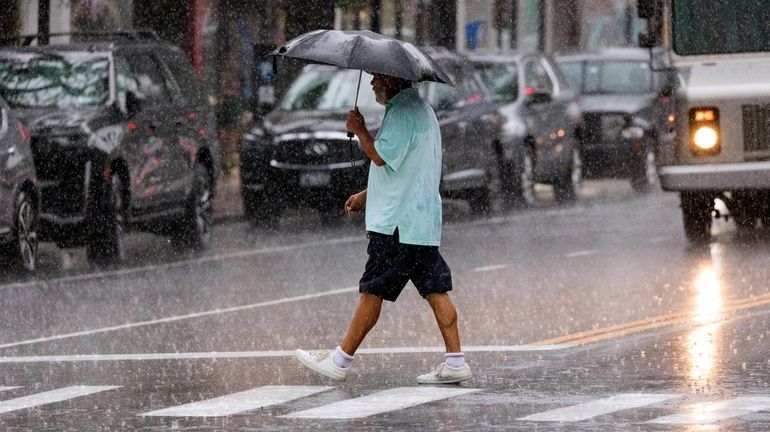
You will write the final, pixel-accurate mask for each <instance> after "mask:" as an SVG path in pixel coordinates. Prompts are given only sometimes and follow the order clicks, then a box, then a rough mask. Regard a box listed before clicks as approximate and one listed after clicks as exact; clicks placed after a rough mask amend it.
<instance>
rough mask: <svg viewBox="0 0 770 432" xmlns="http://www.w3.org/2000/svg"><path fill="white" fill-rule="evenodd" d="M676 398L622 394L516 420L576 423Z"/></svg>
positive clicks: (643, 394) (670, 395)
mask: <svg viewBox="0 0 770 432" xmlns="http://www.w3.org/2000/svg"><path fill="white" fill-rule="evenodd" d="M676 397H678V396H677V395H672V394H659V393H653V394H649V393H624V394H619V395H614V396H610V397H608V398H605V399H599V400H595V401H591V402H586V403H582V404H579V405H573V406H569V407H564V408H558V409H555V410H550V411H544V412H541V413H537V414H532V415H528V416H526V417H521V418H519V419H517V420H523V421H537V422H577V421H581V420H587V419H589V418H591V417H596V416H600V415H605V414H610V413H613V412H616V411H621V410H627V409H631V408H639V407H643V406H646V405H652V404H655V403H659V402H663V401H666V400H669V399H673V398H676Z"/></svg>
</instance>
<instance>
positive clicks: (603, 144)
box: [557, 48, 671, 192]
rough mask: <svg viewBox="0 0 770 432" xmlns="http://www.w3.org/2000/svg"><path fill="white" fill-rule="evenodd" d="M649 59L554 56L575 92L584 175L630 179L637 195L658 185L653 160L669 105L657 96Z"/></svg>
mask: <svg viewBox="0 0 770 432" xmlns="http://www.w3.org/2000/svg"><path fill="white" fill-rule="evenodd" d="M649 59H650V56H649V53H648V52H647V51H646V50H644V49H640V48H611V49H604V50H600V51H596V52H590V53H575V54H570V55H561V56H558V57H557V61H558V63H559V66H560V67H561V70H562V71H564V73H565V74H566V75H567V78H568V79H569V81H570V84H571V85H572V87H573V88H575V89H576V90H577V91H579V93H580V99H579V101H580V102H579V106H580V110H581V112H582V116H583V126H582V127H581V128H580V129H579V134H578V137H579V139H580V143H581V148H582V149H583V155H584V161H585V167H586V172H587V174H588V175H591V176H613V177H615V176H622V177H629V178H630V180H631V186H632V187H633V188H634V190H636V191H638V192H645V191H648V190H650V189H651V188H654V187H656V185H657V184H658V174H657V167H656V164H655V155H656V149H657V147H658V137H659V136H660V135H661V134H665V133H666V132H665V129H666V128H667V126H668V125H667V123H668V120H667V117H668V114H669V111H670V105H671V102H670V97H668V96H666V97H661V96H660V90H661V88H662V85H663V83H664V82H665V78H664V77H663V76H662V74H663V72H660V73H654V72H653V71H652V70H651V69H650V65H649Z"/></svg>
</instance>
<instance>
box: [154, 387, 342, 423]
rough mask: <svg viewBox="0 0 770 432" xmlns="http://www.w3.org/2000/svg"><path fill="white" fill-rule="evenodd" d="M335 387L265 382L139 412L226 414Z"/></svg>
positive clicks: (170, 415)
mask: <svg viewBox="0 0 770 432" xmlns="http://www.w3.org/2000/svg"><path fill="white" fill-rule="evenodd" d="M333 388H334V387H324V386H264V387H259V388H255V389H251V390H246V391H243V392H239V393H233V394H229V395H226V396H221V397H217V398H213V399H208V400H204V401H200V402H193V403H189V404H185V405H179V406H175V407H171V408H164V409H160V410H157V411H150V412H146V413H143V414H139V415H140V416H148V417H226V416H229V415H233V414H238V413H242V412H247V411H253V410H256V409H259V408H265V407H269V406H273V405H279V404H283V403H286V402H290V401H293V400H295V399H301V398H304V397H307V396H311V395H314V394H316V393H321V392H325V391H327V390H331V389H333Z"/></svg>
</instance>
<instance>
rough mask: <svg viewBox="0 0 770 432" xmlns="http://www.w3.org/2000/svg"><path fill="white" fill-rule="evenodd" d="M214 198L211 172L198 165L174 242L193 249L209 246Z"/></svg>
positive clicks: (174, 235) (212, 223)
mask: <svg viewBox="0 0 770 432" xmlns="http://www.w3.org/2000/svg"><path fill="white" fill-rule="evenodd" d="M212 198H213V191H212V184H211V178H210V177H209V173H208V171H207V170H206V168H205V167H204V166H203V165H200V164H199V165H196V166H195V173H194V178H193V189H192V193H190V196H189V197H188V198H187V203H186V205H185V212H184V215H183V216H182V219H181V220H180V221H179V226H178V228H177V230H176V232H174V234H173V235H172V240H173V241H174V243H176V244H177V245H179V246H182V247H185V248H189V249H193V250H205V249H206V248H208V246H209V243H210V242H211V228H212V227H213V226H214V209H213V207H212V201H213V200H212Z"/></svg>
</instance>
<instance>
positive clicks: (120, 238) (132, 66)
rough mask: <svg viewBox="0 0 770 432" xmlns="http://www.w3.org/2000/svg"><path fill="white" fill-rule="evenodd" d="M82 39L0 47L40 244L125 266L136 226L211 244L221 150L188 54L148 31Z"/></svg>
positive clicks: (0, 68) (2, 91)
mask: <svg viewBox="0 0 770 432" xmlns="http://www.w3.org/2000/svg"><path fill="white" fill-rule="evenodd" d="M80 36H81V35H78V34H73V35H71V38H72V39H71V40H72V41H71V42H68V43H65V44H58V45H57V44H52V45H45V46H14V47H5V48H2V49H0V95H2V96H3V97H5V98H6V100H7V102H8V104H9V105H10V106H11V107H12V108H13V109H15V110H17V111H18V112H19V113H20V116H21V117H22V118H23V119H24V120H25V123H26V124H27V125H28V126H29V129H30V133H31V136H32V153H33V156H34V162H35V168H36V170H37V175H38V177H39V181H40V183H39V184H40V192H41V202H42V205H41V209H40V229H39V233H40V236H41V239H50V240H53V241H56V242H57V244H58V245H59V246H61V247H77V246H83V245H85V246H86V250H87V253H88V256H89V258H90V259H91V260H92V261H93V262H95V263H97V264H107V263H111V262H116V261H121V260H122V259H123V258H124V256H125V246H124V237H125V233H126V231H127V230H128V229H131V228H137V229H141V230H145V231H149V232H154V233H159V234H167V235H171V236H172V239H174V240H175V242H177V243H178V244H180V245H184V246H190V247H194V248H203V247H205V246H206V245H207V244H208V242H209V237H210V229H211V225H212V219H213V214H212V208H211V200H212V193H213V190H214V184H215V179H216V178H217V167H218V163H217V161H216V159H217V156H218V151H217V141H216V138H215V123H214V115H213V112H212V111H211V110H210V107H209V106H208V104H207V103H206V101H205V100H204V98H203V95H202V94H201V93H200V90H199V89H200V87H199V85H198V82H197V80H196V78H195V75H194V73H193V70H192V67H191V66H190V64H189V63H188V61H187V60H186V58H185V55H184V53H183V52H182V51H181V50H180V49H179V48H177V47H175V46H172V45H171V44H168V43H165V42H162V41H161V40H159V39H158V38H157V36H156V35H155V34H154V33H151V32H119V33H111V34H97V35H94V34H84V35H82V37H80ZM27 40H28V41H29V40H32V39H31V38H29V39H27Z"/></svg>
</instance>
